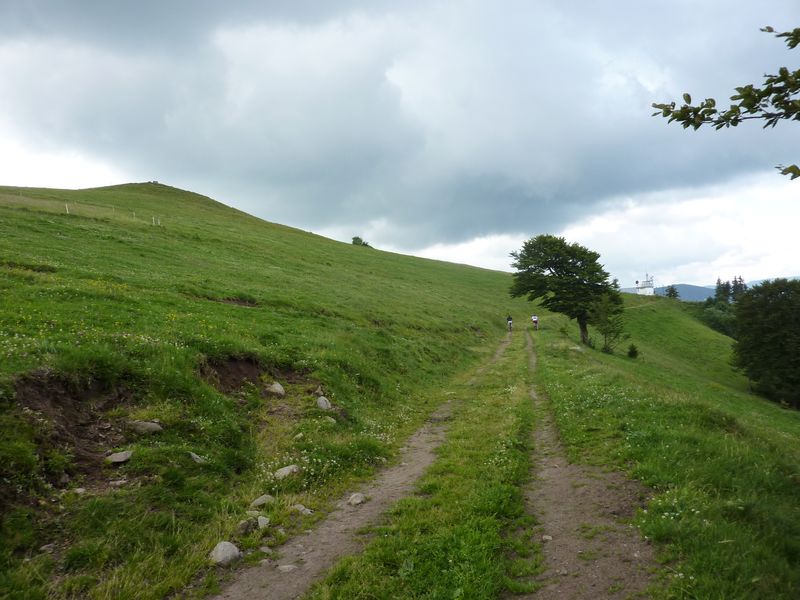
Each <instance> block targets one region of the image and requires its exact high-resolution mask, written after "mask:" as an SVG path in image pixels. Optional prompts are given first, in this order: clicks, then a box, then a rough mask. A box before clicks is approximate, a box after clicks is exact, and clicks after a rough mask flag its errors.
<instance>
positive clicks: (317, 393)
mask: <svg viewBox="0 0 800 600" xmlns="http://www.w3.org/2000/svg"><path fill="white" fill-rule="evenodd" d="M314 395H315V396H324V395H325V392H324V391H323V389H322V385H321V384H320V385H318V386H317V389H315V390H314Z"/></svg>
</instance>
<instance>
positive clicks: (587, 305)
mask: <svg viewBox="0 0 800 600" xmlns="http://www.w3.org/2000/svg"><path fill="white" fill-rule="evenodd" d="M511 256H512V257H513V258H514V262H513V263H512V266H513V267H514V269H516V272H515V273H514V283H513V285H512V286H511V295H512V296H515V297H516V296H525V295H527V296H528V300H531V301H533V300H538V299H541V304H542V306H544V307H545V308H547V309H549V310H551V311H553V312H557V313H561V314H564V315H567V316H568V317H569V318H570V319H575V320H576V321H577V322H578V327H579V328H580V332H581V341H582V342H583V343H584V344H588V343H589V328H588V325H589V322H590V318H591V312H592V309H593V307H594V305H595V304H596V303H597V302H598V301H600V300H601V298H603V295H604V294H608V296H609V297H610V298H615V299H619V303H620V304H621V299H620V298H619V292H618V290H617V288H616V286H615V285H614V284H613V283H612V282H610V281H609V280H608V277H609V275H608V273H607V272H606V271H605V270H604V269H603V265H601V264H600V263H599V262H597V261H598V259H599V258H600V255H599V254H598V253H597V252H593V251H592V250H589V249H588V248H584V247H583V246H581V245H580V244H577V243H572V244H569V243H567V241H566V240H565V239H564V238H563V237H556V236H554V235H547V234H545V235H538V236H536V237H534V238H531V239H529V240H528V241H526V242H525V243H524V244H523V246H522V249H521V250H520V251H519V252H512V253H511ZM614 301H616V300H614Z"/></svg>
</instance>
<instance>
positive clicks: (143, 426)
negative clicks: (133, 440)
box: [128, 421, 164, 434]
mask: <svg viewBox="0 0 800 600" xmlns="http://www.w3.org/2000/svg"><path fill="white" fill-rule="evenodd" d="M128 427H130V428H131V429H133V430H134V431H135V432H136V433H141V434H149V433H158V432H159V431H163V430H164V428H163V427H161V425H159V424H158V423H156V422H155V421H129V422H128Z"/></svg>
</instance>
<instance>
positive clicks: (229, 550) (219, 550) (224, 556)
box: [208, 542, 242, 567]
mask: <svg viewBox="0 0 800 600" xmlns="http://www.w3.org/2000/svg"><path fill="white" fill-rule="evenodd" d="M208 557H209V558H210V559H211V562H213V563H214V564H215V565H220V566H222V567H224V566H225V565H229V564H231V563H232V562H234V561H236V560H239V559H240V558H241V557H242V553H241V551H240V550H239V548H237V547H236V546H235V545H233V544H231V543H230V542H220V543H219V544H217V545H216V546H214V549H213V550H212V551H211V554H209V555H208Z"/></svg>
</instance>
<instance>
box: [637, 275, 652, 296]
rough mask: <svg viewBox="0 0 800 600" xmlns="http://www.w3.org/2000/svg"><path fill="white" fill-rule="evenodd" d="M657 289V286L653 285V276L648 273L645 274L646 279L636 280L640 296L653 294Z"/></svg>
mask: <svg viewBox="0 0 800 600" xmlns="http://www.w3.org/2000/svg"><path fill="white" fill-rule="evenodd" d="M655 291H656V290H655V287H653V276H652V275H650V274H648V273H645V274H644V281H637V282H636V293H637V294H639V295H640V296H653V295H654V294H655Z"/></svg>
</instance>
